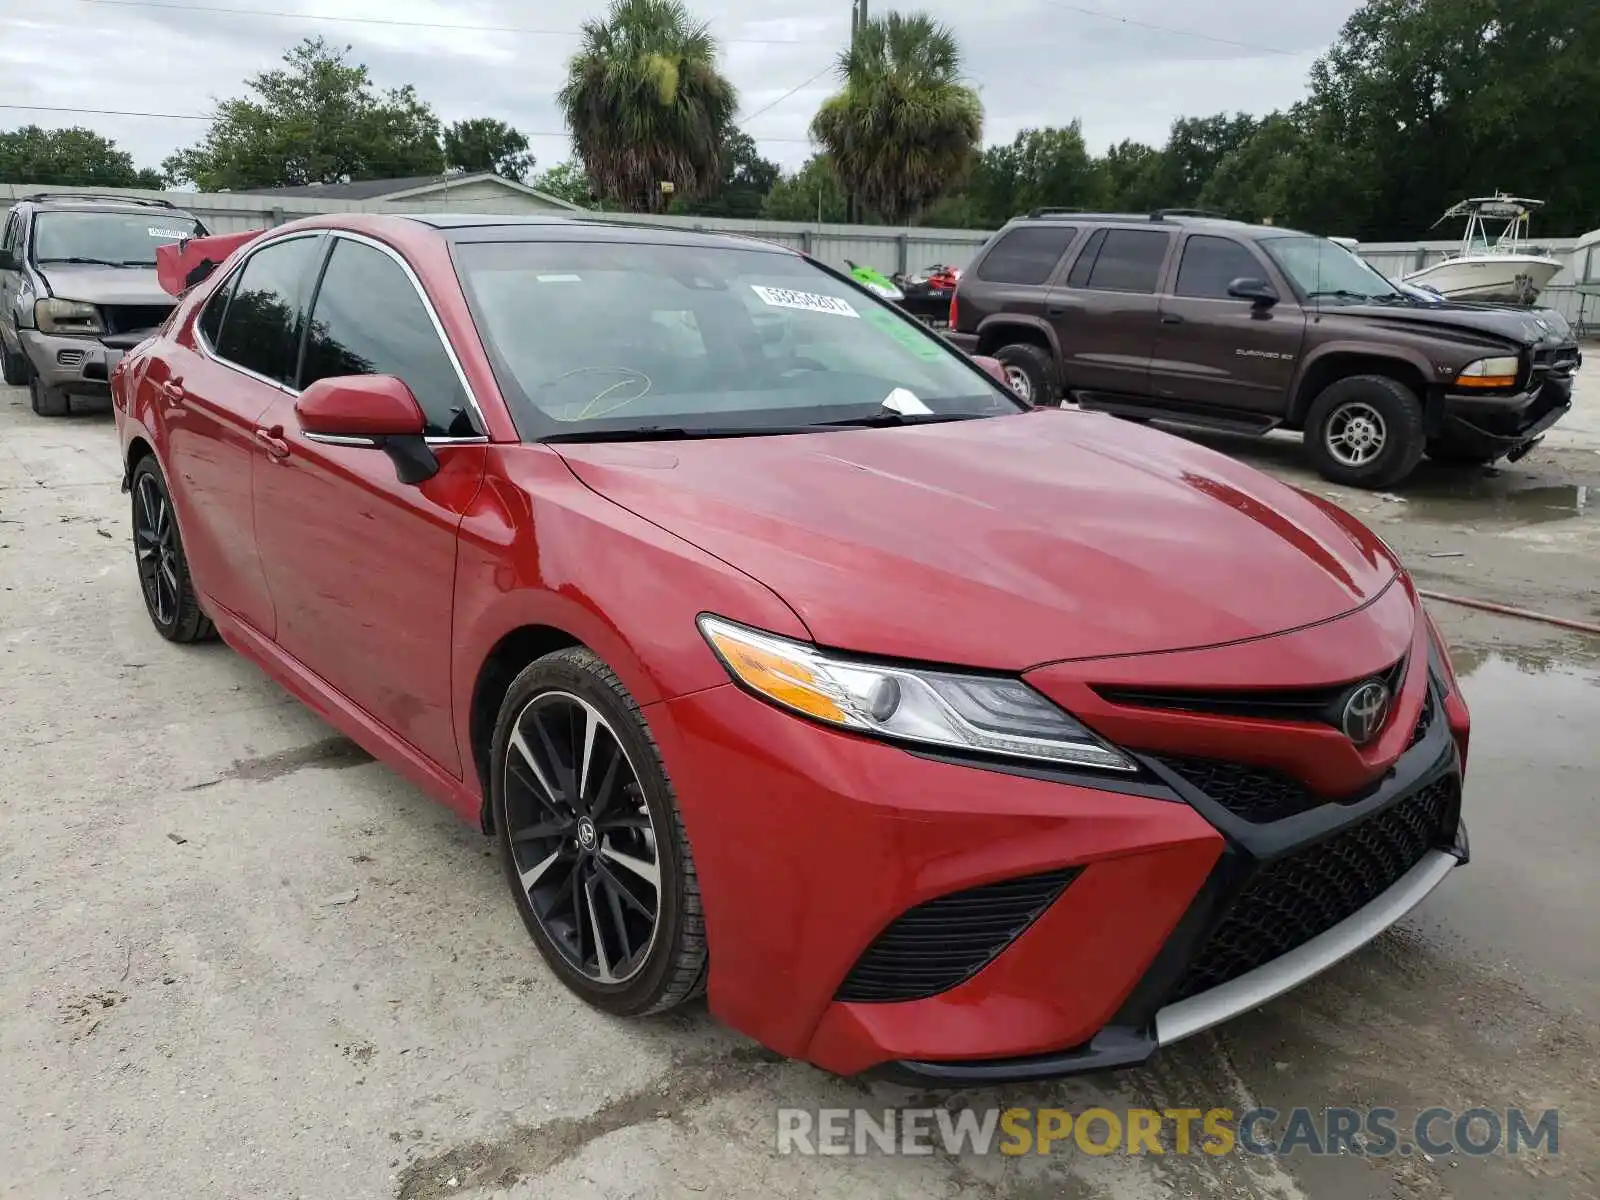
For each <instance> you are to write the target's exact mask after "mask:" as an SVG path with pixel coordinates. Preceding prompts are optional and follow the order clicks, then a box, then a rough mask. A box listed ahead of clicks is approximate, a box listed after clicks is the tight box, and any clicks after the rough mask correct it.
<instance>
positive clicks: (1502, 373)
mask: <svg viewBox="0 0 1600 1200" xmlns="http://www.w3.org/2000/svg"><path fill="white" fill-rule="evenodd" d="M1521 367H1522V364H1521V363H1519V362H1518V361H1517V359H1516V357H1515V356H1514V355H1508V356H1506V357H1504V358H1480V359H1479V360H1478V361H1477V362H1475V363H1469V364H1467V367H1466V369H1465V370H1463V371H1462V372H1461V374H1459V375H1457V376H1456V384H1457V385H1458V386H1459V387H1468V388H1507V387H1515V386H1516V382H1517V372H1518V371H1519V370H1520V369H1521Z"/></svg>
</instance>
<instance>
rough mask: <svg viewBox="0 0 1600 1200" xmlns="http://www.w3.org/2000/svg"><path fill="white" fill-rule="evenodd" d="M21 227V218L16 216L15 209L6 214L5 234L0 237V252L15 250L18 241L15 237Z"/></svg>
mask: <svg viewBox="0 0 1600 1200" xmlns="http://www.w3.org/2000/svg"><path fill="white" fill-rule="evenodd" d="M21 227H22V218H21V217H20V216H18V214H17V211H16V210H15V209H12V210H11V211H10V212H8V213H7V214H6V227H5V233H4V234H3V235H0V250H15V249H16V248H17V242H18V241H19V240H20V239H19V238H18V237H17V230H18V229H20V228H21Z"/></svg>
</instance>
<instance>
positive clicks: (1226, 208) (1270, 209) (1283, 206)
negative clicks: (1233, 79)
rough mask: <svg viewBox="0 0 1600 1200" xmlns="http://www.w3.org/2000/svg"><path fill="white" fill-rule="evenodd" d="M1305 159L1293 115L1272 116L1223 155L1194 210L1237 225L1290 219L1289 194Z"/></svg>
mask: <svg viewBox="0 0 1600 1200" xmlns="http://www.w3.org/2000/svg"><path fill="white" fill-rule="evenodd" d="M1308 154H1309V150H1308V147H1307V144H1306V133H1305V130H1304V129H1303V128H1302V127H1301V124H1300V122H1299V121H1298V120H1297V119H1296V116H1295V115H1293V114H1288V113H1273V114H1272V115H1271V116H1269V117H1266V118H1265V119H1264V120H1262V121H1261V123H1260V124H1259V125H1258V126H1257V127H1256V130H1255V132H1254V133H1252V134H1251V135H1250V136H1249V137H1248V138H1247V139H1246V140H1245V141H1244V142H1243V143H1242V144H1241V145H1239V146H1238V147H1236V148H1235V149H1233V150H1231V151H1230V152H1228V154H1226V155H1225V156H1224V157H1223V158H1222V160H1221V161H1220V162H1218V163H1217V164H1216V166H1215V168H1214V169H1213V170H1212V171H1211V173H1210V177H1209V178H1208V179H1206V181H1205V183H1204V184H1203V185H1202V186H1201V188H1200V196H1199V205H1200V207H1201V208H1210V209H1214V210H1217V211H1219V212H1225V213H1227V214H1228V215H1229V216H1232V217H1236V218H1238V219H1239V220H1241V221H1260V220H1263V219H1265V218H1271V219H1272V220H1273V221H1274V222H1275V223H1281V222H1283V221H1284V220H1285V219H1286V218H1287V217H1289V216H1290V215H1291V212H1292V207H1293V206H1292V205H1291V203H1290V195H1291V192H1292V191H1293V190H1294V189H1295V188H1296V185H1297V183H1298V182H1299V179H1300V175H1301V167H1302V164H1303V162H1304V161H1305V159H1306V158H1307V156H1308Z"/></svg>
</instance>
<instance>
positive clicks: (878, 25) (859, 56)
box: [811, 12, 983, 225]
mask: <svg viewBox="0 0 1600 1200" xmlns="http://www.w3.org/2000/svg"><path fill="white" fill-rule="evenodd" d="M838 70H839V76H840V78H841V80H842V81H843V83H844V88H843V90H841V91H840V92H839V94H838V95H836V96H834V97H832V98H831V99H829V100H827V101H826V102H825V103H824V104H823V105H822V108H821V109H820V110H819V111H818V112H817V115H816V117H815V119H814V120H813V121H812V122H811V137H812V139H813V140H814V141H816V142H817V143H818V144H819V145H820V146H821V147H822V148H823V149H824V150H825V151H826V152H827V154H828V155H829V157H830V158H832V160H833V162H834V165H835V167H836V169H837V170H838V172H839V178H840V179H841V180H842V181H843V182H844V185H845V187H847V188H848V189H850V190H851V191H852V192H854V193H855V194H856V195H858V196H860V197H861V198H862V200H864V201H865V202H866V203H867V205H868V206H870V207H871V208H873V209H875V210H876V211H877V212H878V213H879V214H881V215H882V216H883V217H884V219H885V220H888V221H890V222H892V223H894V224H897V225H900V224H904V223H905V222H906V221H907V220H908V219H910V218H911V217H912V216H913V215H914V214H915V213H916V212H917V210H918V209H920V208H921V207H922V206H923V205H924V204H926V203H928V201H930V200H933V199H935V198H937V197H938V196H940V195H942V194H943V193H945V192H948V191H951V190H953V189H955V188H956V187H957V186H959V185H960V183H961V181H962V180H963V179H964V178H965V177H966V174H967V172H968V171H969V170H970V169H971V167H972V162H973V159H974V157H975V156H976V154H977V149H978V143H979V140H980V139H981V138H982V136H983V105H982V104H981V103H980V102H979V100H978V95H977V93H976V92H974V91H973V90H972V89H971V88H969V87H967V86H966V85H965V84H963V83H962V82H961V48H960V47H959V46H958V45H957V44H956V39H955V35H954V34H952V33H951V32H950V30H949V29H948V28H947V27H946V26H944V25H941V24H940V23H939V22H937V21H935V20H934V19H933V18H932V17H930V16H928V15H927V14H925V13H911V14H909V15H902V14H900V13H897V12H891V13H889V14H888V16H886V17H874V18H872V19H871V20H869V21H867V23H866V24H865V25H864V26H862V28H861V29H860V30H859V31H858V32H857V34H856V38H855V42H854V44H853V45H852V46H851V47H850V49H848V50H846V51H844V52H843V53H842V54H840V55H839V66H838Z"/></svg>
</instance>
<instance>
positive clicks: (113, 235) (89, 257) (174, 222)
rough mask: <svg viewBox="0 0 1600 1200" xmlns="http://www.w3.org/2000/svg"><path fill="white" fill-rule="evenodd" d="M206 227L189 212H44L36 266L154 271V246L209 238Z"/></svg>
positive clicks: (37, 226) (37, 231)
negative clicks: (73, 265) (85, 265)
mask: <svg viewBox="0 0 1600 1200" xmlns="http://www.w3.org/2000/svg"><path fill="white" fill-rule="evenodd" d="M205 236H206V227H205V226H204V225H202V224H200V222H199V221H196V220H195V219H194V218H193V217H191V216H189V215H188V214H187V213H180V212H168V211H164V210H162V209H152V210H150V211H149V212H131V213H120V212H43V213H40V214H39V216H38V219H37V220H36V221H35V222H34V226H33V261H34V262H36V263H39V264H41V265H43V264H45V263H53V262H54V263H60V262H88V263H100V264H103V265H106V266H113V267H153V266H155V265H156V247H157V246H166V245H171V244H172V243H174V242H178V241H181V240H182V239H183V238H190V237H205Z"/></svg>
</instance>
